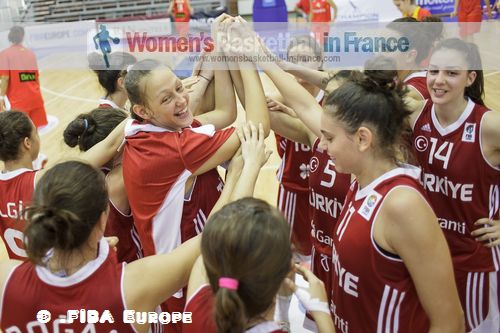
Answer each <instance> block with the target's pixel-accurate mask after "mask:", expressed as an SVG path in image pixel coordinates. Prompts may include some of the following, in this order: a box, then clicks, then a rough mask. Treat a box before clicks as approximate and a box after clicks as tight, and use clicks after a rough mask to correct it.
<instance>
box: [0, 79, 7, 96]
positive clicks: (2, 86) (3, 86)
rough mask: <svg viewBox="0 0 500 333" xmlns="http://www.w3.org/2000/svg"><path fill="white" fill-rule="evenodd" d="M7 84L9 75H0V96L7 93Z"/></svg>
mask: <svg viewBox="0 0 500 333" xmlns="http://www.w3.org/2000/svg"><path fill="white" fill-rule="evenodd" d="M8 86H9V77H8V76H7V75H1V76H0V96H5V95H6V94H7V88H8Z"/></svg>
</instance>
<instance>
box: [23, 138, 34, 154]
mask: <svg viewBox="0 0 500 333" xmlns="http://www.w3.org/2000/svg"><path fill="white" fill-rule="evenodd" d="M22 145H23V148H24V149H26V150H28V151H29V150H31V147H32V143H31V139H30V138H28V137H25V138H24V140H23V142H22Z"/></svg>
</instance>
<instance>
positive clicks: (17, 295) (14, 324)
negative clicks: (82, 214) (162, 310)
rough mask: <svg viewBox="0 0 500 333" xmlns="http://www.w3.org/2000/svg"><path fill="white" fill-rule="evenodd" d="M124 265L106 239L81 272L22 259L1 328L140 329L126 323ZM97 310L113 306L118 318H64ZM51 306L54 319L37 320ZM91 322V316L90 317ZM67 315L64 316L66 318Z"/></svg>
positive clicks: (0, 316) (11, 280)
mask: <svg viewBox="0 0 500 333" xmlns="http://www.w3.org/2000/svg"><path fill="white" fill-rule="evenodd" d="M123 267H124V264H118V263H117V261H116V256H115V255H114V251H110V249H109V246H108V243H107V242H106V241H105V240H104V239H103V240H101V241H100V243H99V255H98V256H97V258H96V259H94V260H92V261H90V262H88V263H87V264H86V265H85V266H83V267H82V268H80V269H79V270H78V271H77V272H75V273H74V274H72V275H71V276H67V277H60V276H57V275H56V274H54V273H52V272H50V271H49V270H48V269H47V268H45V267H42V266H35V265H33V264H32V263H31V262H25V263H23V264H20V265H19V266H17V267H16V268H14V270H13V271H12V272H11V274H10V275H9V277H8V278H7V281H6V283H5V287H4V292H3V298H2V300H1V302H2V303H1V307H0V309H1V311H2V312H1V313H0V322H1V324H0V327H1V329H2V330H3V332H35V331H36V332H50V333H52V332H54V333H55V332H89V333H92V332H120V333H128V332H130V333H133V332H136V331H135V330H134V329H133V327H132V325H131V324H124V323H123V319H122V318H123V311H124V310H125V309H126V306H125V304H124V302H125V301H124V295H123V293H122V287H123V286H122V281H123V271H124V270H123ZM80 309H86V310H87V311H88V310H96V311H98V313H99V318H101V319H102V318H103V317H104V316H105V311H106V310H107V311H109V313H110V314H111V316H112V318H113V319H114V323H109V322H108V321H106V322H104V323H98V324H88V323H83V324H82V323H80V319H81V318H78V319H75V320H74V321H73V323H64V322H62V321H63V320H65V319H66V314H67V311H68V310H80ZM40 310H48V311H49V312H50V313H51V320H50V321H49V322H48V323H45V324H43V323H40V322H38V321H37V312H38V311H40ZM84 318H85V322H86V321H87V320H86V319H87V317H86V316H85V317H84ZM61 319H62V320H61Z"/></svg>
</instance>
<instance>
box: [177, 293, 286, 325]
mask: <svg viewBox="0 0 500 333" xmlns="http://www.w3.org/2000/svg"><path fill="white" fill-rule="evenodd" d="M214 305H215V297H214V294H213V292H212V288H210V286H209V285H208V284H205V285H202V286H200V288H199V289H198V290H197V291H195V293H194V294H193V295H192V296H191V298H190V299H189V300H188V301H187V303H186V308H185V309H184V311H185V312H191V313H192V323H191V324H184V325H183V326H182V332H183V333H217V326H216V324H215V320H214ZM245 333H285V331H282V330H281V329H280V328H279V326H278V325H277V324H276V323H274V322H271V321H267V322H263V323H260V324H258V325H255V326H254V327H252V328H249V329H248V330H246V331H245Z"/></svg>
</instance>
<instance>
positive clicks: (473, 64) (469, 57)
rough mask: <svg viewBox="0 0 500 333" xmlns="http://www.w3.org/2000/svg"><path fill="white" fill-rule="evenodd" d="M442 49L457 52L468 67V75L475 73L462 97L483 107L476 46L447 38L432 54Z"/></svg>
mask: <svg viewBox="0 0 500 333" xmlns="http://www.w3.org/2000/svg"><path fill="white" fill-rule="evenodd" d="M442 49H448V50H455V51H458V52H459V53H460V54H462V55H463V57H464V59H465V61H466V62H467V65H468V66H469V69H468V73H470V72H476V79H475V80H474V82H473V83H472V84H471V85H470V86H469V87H465V92H464V96H466V97H469V98H470V99H471V100H472V101H473V102H474V103H476V104H480V105H483V106H484V105H485V104H484V74H483V69H482V68H483V64H482V61H481V55H480V54H479V49H478V48H477V45H476V44H474V43H467V42H464V41H463V40H461V39H459V38H449V39H445V40H443V41H441V42H439V43H438V44H437V45H436V47H435V48H434V51H433V52H432V53H433V54H434V53H436V52H437V51H440V50H442Z"/></svg>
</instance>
